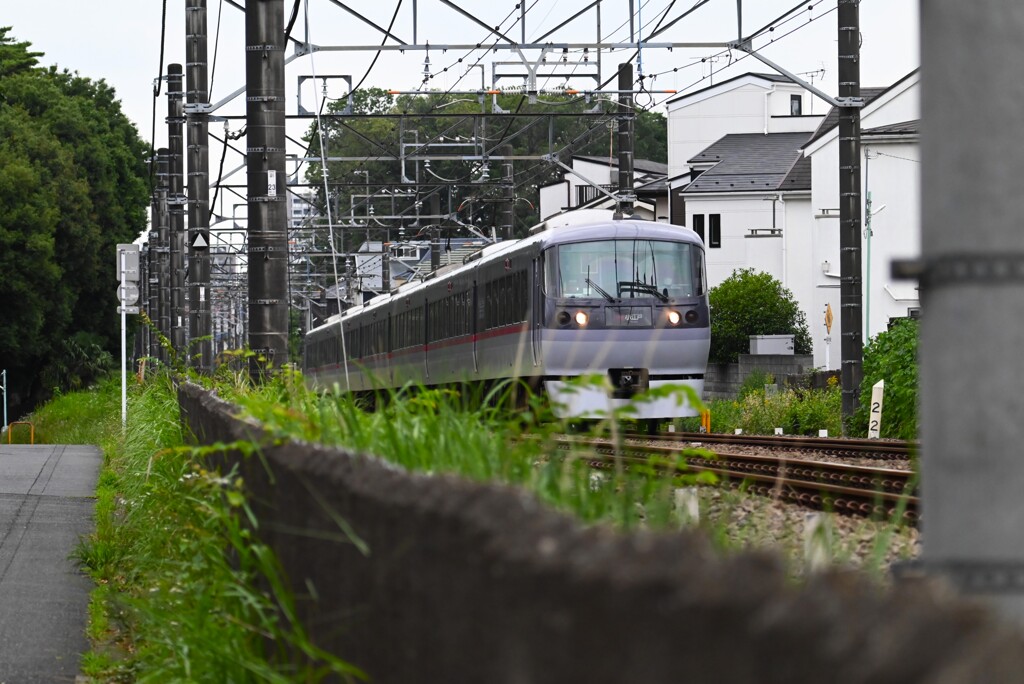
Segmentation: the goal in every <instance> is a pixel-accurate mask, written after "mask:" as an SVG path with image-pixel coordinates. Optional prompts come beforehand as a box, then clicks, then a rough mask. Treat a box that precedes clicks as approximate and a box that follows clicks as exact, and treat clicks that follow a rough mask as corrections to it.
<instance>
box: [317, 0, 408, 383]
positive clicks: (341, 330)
mask: <svg viewBox="0 0 1024 684" xmlns="http://www.w3.org/2000/svg"><path fill="white" fill-rule="evenodd" d="M401 6H402V2H401V0H399V2H398V7H396V8H395V15H394V17H397V16H398V9H399V8H400V7H401ZM305 13H306V30H307V31H308V30H309V0H306V2H305ZM394 17H392V19H391V22H392V24H394ZM390 31H391V27H390V26H389V27H388V32H389V33H390ZM307 38H309V36H308V35H307ZM385 40H387V37H386V36H385ZM314 54H315V53H314V52H312V51H310V53H309V64H310V69H311V70H312V73H313V80H314V81H315V80H316V59H315V57H314ZM378 54H380V53H379V51H378ZM374 61H376V60H374ZM370 68H371V69H372V68H373V65H372V64H371V66H370ZM367 74H369V70H367ZM364 79H365V76H364ZM313 93H314V95H313V97H314V99H317V98H319V95H318V94H317V91H316V88H314V89H313ZM316 110H317V115H316V135H317V138H318V140H319V145H318V147H319V148H320V175H321V178H322V179H323V183H324V212H325V213H326V214H327V239H328V242H329V244H330V247H331V269H332V271H333V275H334V299H335V302H336V303H337V305H338V314H339V315H338V337H339V338H340V340H341V363H342V368H343V369H344V372H345V389H346V391H351V390H352V383H351V380H350V378H349V372H348V350H347V348H346V343H345V326H344V323H343V321H342V318H341V312H342V306H341V288H340V281H339V278H338V253H337V250H336V249H335V242H334V218H333V216H332V215H331V201H330V196H331V189H330V186H329V184H328V177H329V172H328V167H327V136H326V135H325V134H324V128H323V125H322V122H321V119H320V103H319V102H318V103H317V107H316Z"/></svg>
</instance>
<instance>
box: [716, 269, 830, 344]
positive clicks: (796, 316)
mask: <svg viewBox="0 0 1024 684" xmlns="http://www.w3.org/2000/svg"><path fill="white" fill-rule="evenodd" d="M709 296H710V299H711V358H710V361H711V362H712V363H735V362H736V361H737V360H738V359H739V355H740V354H746V353H747V350H748V349H749V348H750V336H751V335H793V342H794V347H795V351H796V353H797V354H810V353H811V334H810V332H809V331H808V330H807V317H806V316H805V315H804V312H803V311H801V310H800V307H799V306H797V303H796V300H795V299H794V298H793V293H792V292H790V291H789V290H788V289H787V288H785V287H783V286H782V283H780V282H779V281H778V280H776V279H775V278H773V277H772V276H771V275H769V274H768V273H758V272H756V271H754V270H753V269H751V268H743V269H738V270H736V271H734V272H733V274H732V275H731V276H729V277H728V278H726V279H725V280H724V281H722V283H721V284H720V285H719V286H718V287H713V288H711V291H710V293H709Z"/></svg>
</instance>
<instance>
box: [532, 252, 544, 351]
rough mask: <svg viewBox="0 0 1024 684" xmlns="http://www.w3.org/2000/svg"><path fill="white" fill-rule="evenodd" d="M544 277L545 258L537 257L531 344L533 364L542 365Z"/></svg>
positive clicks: (535, 260) (534, 276)
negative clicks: (542, 285) (542, 290)
mask: <svg viewBox="0 0 1024 684" xmlns="http://www.w3.org/2000/svg"><path fill="white" fill-rule="evenodd" d="M542 278H543V260H542V259H541V257H539V256H538V257H535V258H534V259H533V262H532V268H531V269H530V279H531V282H530V285H529V288H530V297H529V306H530V314H529V316H530V321H529V325H530V346H531V347H532V349H533V365H534V366H539V365H541V363H542V361H543V359H542V358H541V332H542V331H543V330H544V298H543V296H542V294H541V280H542Z"/></svg>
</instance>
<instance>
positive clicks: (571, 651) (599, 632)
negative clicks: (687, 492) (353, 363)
mask: <svg viewBox="0 0 1024 684" xmlns="http://www.w3.org/2000/svg"><path fill="white" fill-rule="evenodd" d="M179 398H180V405H181V409H182V420H183V421H184V423H185V424H186V425H187V427H188V428H189V429H190V430H191V431H192V432H193V433H194V434H195V435H196V438H197V440H198V441H199V442H201V443H204V444H212V443H214V442H223V443H231V442H233V441H236V440H255V441H257V442H259V441H261V440H262V436H261V434H260V430H259V427H258V426H256V425H253V424H251V423H242V422H240V421H238V420H236V419H234V418H232V407H231V406H230V405H228V404H226V403H224V402H222V401H220V400H219V399H217V398H216V397H214V396H212V395H211V394H209V393H207V392H205V391H203V390H201V389H200V388H198V387H196V386H194V385H183V386H182V387H181V389H180V393H179ZM263 441H264V442H266V444H265V445H264V446H263V448H262V449H261V456H260V457H256V456H251V457H249V458H248V459H246V458H243V457H242V456H241V455H240V454H239V453H237V452H234V451H231V450H228V451H226V452H225V454H224V456H223V463H222V467H227V466H228V465H229V464H231V463H237V464H239V467H240V469H241V471H242V474H243V476H244V478H245V481H246V483H247V486H248V488H249V489H250V490H251V492H252V496H253V501H254V503H255V508H256V513H257V515H258V517H259V520H260V529H259V534H260V535H261V536H262V537H263V538H264V539H265V540H266V541H267V542H268V543H269V544H270V545H271V546H272V548H273V549H274V550H275V552H276V553H277V555H278V557H279V558H280V560H281V563H282V565H283V567H284V569H285V571H286V573H287V574H288V577H289V578H290V583H291V586H292V588H293V591H294V592H295V594H296V595H297V596H298V597H299V610H300V616H301V620H302V621H303V623H304V624H305V625H306V626H307V628H308V629H309V631H310V633H311V634H312V635H313V637H314V639H315V640H316V641H317V643H318V644H319V645H320V646H322V647H323V648H325V649H328V650H329V651H331V652H333V653H336V654H338V655H340V656H342V657H344V658H347V659H348V660H350V661H352V662H354V663H356V664H358V665H359V666H361V667H363V668H364V669H365V670H366V671H368V672H369V673H370V674H371V675H372V677H373V681H375V682H382V683H391V682H394V683H396V684H399V683H400V684H410V683H413V682H430V683H434V682H437V683H440V682H487V683H488V684H505V683H507V684H526V683H530V684H534V683H538V684H539V683H546V682H551V683H555V682H558V683H560V684H565V683H567V682H568V683H572V682H580V683H584V682H585V683H587V684H597V683H602V682H609V683H611V682H615V683H616V684H621V683H623V682H642V683H644V684H656V683H658V682H731V683H732V682H790V683H792V682H814V683H815V684H817V683H819V682H822V681H830V682H950V683H952V682H958V683H959V682H968V681H979V682H980V681H1013V680H1014V679H1013V678H1012V677H1011V676H1010V675H1020V674H1021V673H1024V650H1022V649H1021V648H1020V642H1019V637H1018V635H1017V634H1016V633H1014V632H1011V631H1009V630H1007V629H1005V628H1002V627H1000V626H999V625H997V624H995V623H993V622H992V621H991V620H990V618H989V617H988V616H987V614H985V613H983V612H981V611H980V609H975V608H970V607H966V606H963V605H957V604H953V603H950V602H947V601H944V600H941V599H938V598H936V597H935V595H934V594H933V593H931V592H930V591H928V590H927V588H926V587H925V586H923V585H909V586H906V587H903V588H902V589H901V590H900V591H898V592H896V593H893V594H890V595H887V596H879V595H878V594H877V593H876V592H875V590H873V589H872V588H870V587H868V586H866V585H865V584H864V583H863V582H861V581H860V580H858V579H857V578H855V577H853V576H851V575H842V574H830V575H825V576H821V577H819V578H817V579H815V580H813V581H811V582H810V583H809V584H808V585H806V586H804V587H802V588H795V587H793V586H791V585H790V584H789V583H787V581H786V579H785V577H784V574H783V571H782V569H781V567H780V565H779V564H778V563H777V562H776V560H775V559H774V558H773V557H769V556H766V555H752V554H744V555H739V556H735V557H731V558H723V557H721V556H719V555H718V554H716V553H714V552H713V551H712V549H711V548H710V547H709V545H708V543H707V542H706V541H705V539H704V538H703V537H702V536H700V535H699V534H698V533H679V534H657V535H656V534H630V535H624V534H618V533H614V532H612V531H609V530H606V529H604V528H594V527H591V528H587V527H583V526H581V525H579V524H577V523H576V522H574V521H573V520H571V519H570V518H568V517H566V516H563V515H560V514H557V513H554V512H552V511H550V510H547V509H545V508H543V507H541V506H539V505H538V504H537V502H536V501H535V499H533V498H532V497H531V496H528V495H526V494H523V493H521V492H518V491H515V490H512V489H509V488H505V487H498V486H492V485H487V484H480V483H474V482H469V481H466V480H461V479H456V478H451V477H428V476H424V475H418V474H410V473H407V472H405V471H402V470H399V469H397V468H395V467H394V466H391V465H388V464H387V463H385V462H382V461H380V460H377V459H374V458H371V457H365V456H360V455H356V454H351V453H347V452H345V451H342V450H337V449H328V448H324V447H319V446H313V445H308V444H298V443H285V444H278V445H271V444H270V443H269V441H267V440H263ZM340 521H344V524H341V523H340ZM345 526H348V527H349V528H351V530H352V531H353V532H354V534H355V535H358V537H359V539H360V540H361V541H362V542H363V543H365V544H366V546H367V547H368V552H367V553H363V552H361V551H360V550H359V549H358V548H357V546H356V545H355V544H353V543H350V542H349V541H347V540H346V535H345V532H344V529H343V528H344V527H345Z"/></svg>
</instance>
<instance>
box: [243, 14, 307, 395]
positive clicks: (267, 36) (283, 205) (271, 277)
mask: <svg viewBox="0 0 1024 684" xmlns="http://www.w3.org/2000/svg"><path fill="white" fill-rule="evenodd" d="M245 46H246V47H245V80H246V92H247V97H246V126H247V128H248V131H249V134H248V137H249V146H248V154H247V162H248V163H247V166H246V173H247V180H248V183H247V186H248V202H249V248H248V255H249V274H248V275H249V346H250V347H251V349H252V351H253V352H255V353H256V354H257V355H258V357H262V358H263V359H265V362H260V361H256V362H255V364H254V365H253V366H252V367H251V368H250V370H251V371H252V372H253V374H254V375H260V376H262V375H263V374H264V373H265V372H267V371H269V370H270V369H271V368H272V367H274V366H280V365H281V364H283V363H285V362H287V361H288V300H287V295H288V290H287V288H288V224H287V220H288V217H287V213H288V212H287V202H285V196H286V195H285V192H286V188H285V184H286V179H287V176H286V175H285V156H284V154H285V109H284V98H285V93H284V0H249V2H248V4H247V5H246V8H245ZM325 173H326V169H325Z"/></svg>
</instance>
